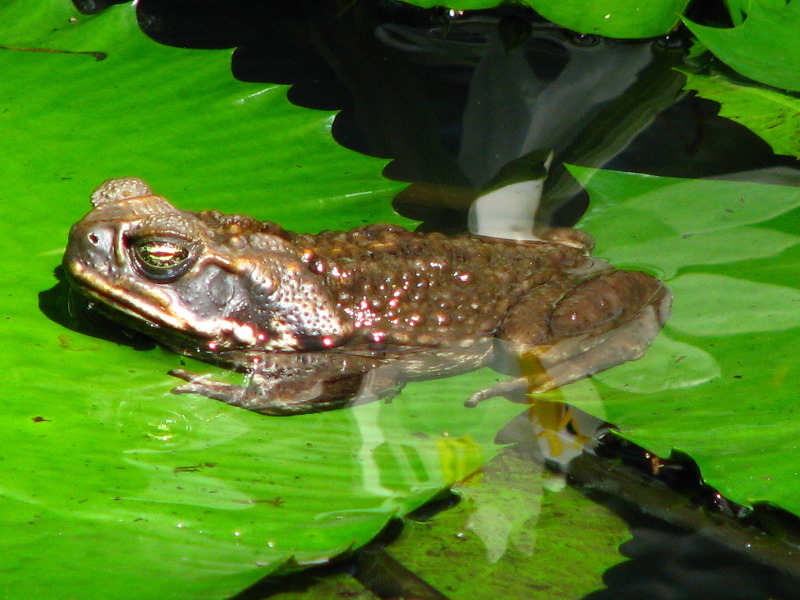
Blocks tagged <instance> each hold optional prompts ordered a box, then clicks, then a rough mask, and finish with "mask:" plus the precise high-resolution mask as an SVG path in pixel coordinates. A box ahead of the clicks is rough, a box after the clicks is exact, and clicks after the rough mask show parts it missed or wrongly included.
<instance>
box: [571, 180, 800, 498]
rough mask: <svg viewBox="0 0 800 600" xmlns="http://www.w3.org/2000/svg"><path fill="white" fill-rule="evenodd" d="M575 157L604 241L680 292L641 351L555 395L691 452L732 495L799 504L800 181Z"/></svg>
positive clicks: (618, 259)
mask: <svg viewBox="0 0 800 600" xmlns="http://www.w3.org/2000/svg"><path fill="white" fill-rule="evenodd" d="M571 170H572V172H573V174H574V175H575V176H576V177H577V178H578V179H579V180H580V181H581V182H582V183H583V184H584V185H585V186H586V188H587V189H588V190H589V193H590V195H591V205H592V210H590V211H589V213H587V215H586V216H585V218H584V219H583V221H582V222H581V226H582V227H585V228H586V229H587V230H589V231H591V232H592V233H593V234H595V235H596V236H597V238H598V248H597V254H598V255H599V256H603V257H605V258H607V259H609V260H610V261H611V262H613V263H614V264H616V265H618V266H628V267H636V268H641V269H645V270H649V271H651V272H654V273H658V274H662V276H665V279H666V281H667V284H668V285H669V286H670V288H671V289H672V291H673V293H674V296H675V298H674V306H673V315H672V317H671V318H670V320H669V321H668V322H667V325H666V327H665V330H664V332H663V333H662V335H661V337H660V338H659V339H658V340H656V343H655V344H654V345H653V347H652V348H651V351H649V352H648V353H647V354H646V355H645V357H644V358H642V359H641V360H639V361H636V362H631V363H626V364H624V365H621V366H619V367H617V368H615V369H612V370H611V371H607V372H605V373H601V374H599V375H597V376H595V377H593V378H592V381H584V382H579V383H576V384H574V385H571V386H567V387H566V388H564V389H562V390H560V391H559V393H558V394H557V396H558V398H559V399H564V400H566V401H568V402H570V403H571V404H575V405H577V406H579V407H581V408H584V409H585V410H586V411H587V412H590V413H592V414H595V415H597V416H600V417H601V418H605V419H607V420H609V421H610V422H612V423H614V424H615V425H617V426H619V427H620V428H621V431H622V433H623V434H624V435H625V436H626V437H628V438H630V439H631V440H632V441H634V442H635V443H637V444H640V445H641V446H643V447H645V448H647V449H648V450H651V451H653V452H655V453H656V454H658V455H660V456H668V455H669V453H670V451H671V450H672V449H673V448H674V449H679V450H682V451H684V452H686V453H687V454H689V455H690V456H692V457H693V458H694V459H696V460H697V462H698V464H699V466H700V468H701V471H702V473H703V476H704V477H705V479H706V481H707V482H708V483H709V484H710V485H712V486H713V487H716V488H718V489H719V490H720V491H721V492H722V493H723V494H724V495H725V496H726V497H728V498H729V499H731V500H733V501H735V502H738V503H741V504H752V503H754V502H758V501H769V502H771V503H773V504H776V505H778V506H780V507H782V508H784V509H786V510H789V511H792V512H794V513H796V514H800V501H799V500H798V498H799V497H800V495H798V484H797V478H796V477H795V473H796V471H797V455H796V453H795V450H796V448H797V445H798V442H797V440H798V439H800V437H798V436H800V421H798V420H797V419H795V418H793V411H794V404H795V403H796V395H797V394H796V392H797V389H798V385H800V371H798V369H797V368H796V366H795V362H796V361H795V358H794V353H793V351H792V350H790V349H792V348H796V347H797V346H798V343H800V290H798V279H797V272H798V268H800V245H798V242H799V241H800V236H797V235H796V234H795V233H794V232H796V231H797V228H798V222H799V220H800V210H798V209H800V189H798V188H796V187H788V186H778V185H764V184H755V183H743V182H732V181H701V180H687V179H672V178H658V177H650V176H646V175H634V174H630V173H617V172H610V171H596V170H592V169H584V168H572V169H571ZM620 236H621V237H620ZM704 247H707V248H708V252H707V253H706V254H704V253H703V252H701V251H699V249H700V248H704ZM598 406H601V407H602V408H601V410H598Z"/></svg>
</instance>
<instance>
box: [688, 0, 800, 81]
mask: <svg viewBox="0 0 800 600" xmlns="http://www.w3.org/2000/svg"><path fill="white" fill-rule="evenodd" d="M742 8H743V7H742V6H740V3H738V2H737V3H734V5H733V6H732V7H731V12H732V14H733V19H734V23H739V22H741V19H740V15H741V13H742ZM745 12H746V18H745V19H744V21H743V22H741V24H739V25H738V26H737V27H732V28H727V29H723V28H718V27H708V26H706V25H700V24H698V23H694V22H692V21H690V20H688V19H684V22H685V23H686V25H687V27H689V29H690V30H691V31H692V33H693V34H695V35H696V36H697V37H698V39H700V41H702V42H703V44H705V45H706V46H707V47H708V49H709V50H711V51H712V52H713V53H714V54H715V55H716V56H717V58H719V59H720V60H721V61H722V62H724V63H726V64H728V65H729V66H731V67H732V68H734V69H736V70H737V71H738V72H739V73H741V74H742V75H745V76H747V77H749V78H751V79H755V80H756V81H760V82H762V83H766V84H769V85H772V86H775V87H777V88H781V89H786V90H793V91H797V90H800V48H798V44H797V32H798V31H800V6H799V5H798V3H797V2H785V1H784V0H751V1H750V2H748V3H747V8H746V9H745Z"/></svg>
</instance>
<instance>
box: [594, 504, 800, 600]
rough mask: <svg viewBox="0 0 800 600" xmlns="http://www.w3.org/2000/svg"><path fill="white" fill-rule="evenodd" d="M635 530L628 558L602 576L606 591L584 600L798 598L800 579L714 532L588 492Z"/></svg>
mask: <svg viewBox="0 0 800 600" xmlns="http://www.w3.org/2000/svg"><path fill="white" fill-rule="evenodd" d="M589 497H590V498H591V499H592V500H594V501H596V502H600V503H601V504H604V505H605V506H606V507H608V508H609V509H610V510H612V511H613V512H614V513H615V514H617V515H618V516H619V517H620V518H622V519H623V520H624V521H625V522H626V523H627V524H628V527H629V528H630V532H631V535H632V539H631V540H629V541H627V542H625V543H624V544H622V546H621V547H620V553H621V554H622V555H624V556H625V557H627V558H628V559H629V560H628V561H626V562H623V563H621V564H619V565H616V566H614V567H612V568H611V569H609V570H607V571H606V572H605V574H604V575H603V582H604V583H605V585H606V589H603V590H598V591H596V592H592V593H591V594H588V595H587V596H584V600H628V599H630V600H634V599H635V600H641V599H642V598H647V599H648V600H710V599H713V600H770V599H772V600H797V599H798V598H800V578H797V577H794V576H791V575H789V574H787V573H785V572H783V571H781V570H778V569H775V568H773V567H770V566H767V565H764V564H763V563H761V562H759V561H758V558H757V557H755V556H752V557H751V556H748V549H747V548H741V549H740V551H736V550H734V549H732V548H730V547H728V546H726V545H724V544H721V543H720V542H719V541H718V540H717V539H715V534H714V533H713V532H707V531H704V530H702V529H701V530H699V531H694V530H687V529H684V528H681V527H678V526H675V525H670V524H668V523H666V522H664V521H662V520H660V519H658V518H656V517H653V516H649V515H647V514H646V513H645V512H643V511H642V510H641V509H640V508H638V507H637V506H635V505H634V504H631V503H627V502H624V501H622V500H620V499H618V498H614V497H611V496H607V495H604V494H595V493H592V494H589Z"/></svg>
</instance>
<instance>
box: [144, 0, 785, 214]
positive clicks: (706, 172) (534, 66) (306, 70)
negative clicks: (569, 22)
mask: <svg viewBox="0 0 800 600" xmlns="http://www.w3.org/2000/svg"><path fill="white" fill-rule="evenodd" d="M137 10H138V15H139V21H140V24H141V26H142V28H143V29H144V31H145V32H146V33H147V34H148V35H150V36H151V37H153V39H155V40H156V41H158V42H160V43H164V44H168V45H173V46H180V47H192V48H231V47H234V48H236V50H235V51H234V54H233V59H232V66H231V68H232V73H233V75H234V76H235V77H237V78H238V79H241V80H243V81H257V82H271V83H281V84H286V85H290V86H291V89H290V91H289V99H290V100H291V101H292V102H293V103H295V104H298V105H300V106H304V107H308V108H314V109H324V110H338V111H340V112H339V114H338V115H337V117H336V119H335V122H334V125H333V134H334V137H335V138H336V140H337V141H338V142H339V143H341V144H342V145H344V146H345V147H348V148H351V149H353V150H356V151H358V152H361V153H364V154H369V155H372V156H378V157H383V158H389V159H392V162H391V163H390V164H389V165H388V167H387V168H386V171H385V174H386V176H388V177H390V178H393V179H398V180H401V181H409V182H416V183H422V184H425V185H424V186H422V187H420V188H418V189H415V190H414V194H415V195H416V196H417V197H416V198H415V199H414V201H413V203H412V206H411V207H410V208H409V206H407V205H404V204H398V203H396V206H395V208H396V209H397V210H398V211H399V212H401V213H402V214H405V215H407V216H411V217H413V218H417V219H422V220H426V221H428V222H429V223H428V224H427V225H426V228H428V229H436V228H440V227H441V228H448V229H453V227H454V226H456V227H463V222H464V217H463V212H464V210H465V208H464V203H466V204H468V203H469V200H468V199H469V198H470V197H471V195H474V194H475V191H476V190H479V189H480V188H482V186H484V185H486V184H487V182H489V181H491V180H492V178H493V177H494V176H495V175H496V174H497V173H498V172H499V170H500V169H501V168H503V167H504V166H505V165H508V164H509V163H512V162H514V161H515V160H518V159H520V158H521V157H523V156H525V155H527V154H529V153H531V152H533V151H535V150H537V149H551V150H553V151H554V154H555V157H554V162H553V165H554V167H553V169H552V172H551V175H550V177H549V178H548V183H547V186H546V190H545V200H544V207H543V210H542V217H543V220H544V221H545V222H552V223H554V224H558V225H570V224H573V223H574V222H575V221H576V220H577V219H578V218H579V217H580V215H581V214H582V212H583V210H584V209H585V206H586V198H585V196H584V195H582V193H581V192H580V190H579V188H578V186H577V184H576V183H575V182H574V181H573V180H572V179H571V178H570V177H569V176H568V175H567V174H566V173H565V172H564V170H563V168H562V167H560V164H561V163H563V162H567V163H575V164H580V165H584V166H598V167H599V166H604V167H607V168H613V169H619V170H626V171H634V172H643V173H649V174H653V175H666V176H678V177H726V176H731V175H734V176H735V175H736V174H740V173H744V172H751V171H754V170H765V169H767V170H774V169H775V168H776V167H785V166H791V167H796V166H797V161H795V160H794V159H791V158H788V157H776V156H775V155H773V154H772V152H771V150H770V148H769V146H768V145H767V144H766V143H765V142H763V141H762V140H761V139H760V138H758V137H757V136H755V135H754V134H753V133H751V132H750V131H748V130H747V129H746V128H744V127H742V126H739V125H737V124H735V123H733V122H732V121H730V120H727V119H722V118H720V117H718V116H716V112H717V109H718V107H717V105H716V104H715V103H713V102H708V101H705V100H702V99H698V98H696V97H694V96H693V95H691V94H688V95H687V93H685V92H684V91H683V90H682V86H683V79H684V78H683V75H681V74H679V73H678V72H676V71H675V70H673V67H675V66H686V65H684V62H683V61H684V54H685V49H686V42H685V41H684V39H683V37H682V34H681V33H680V32H679V33H677V34H674V35H672V36H670V37H668V38H662V39H656V40H639V41H626V40H609V39H603V38H599V37H597V36H580V35H576V34H574V33H572V32H569V31H567V30H564V29H562V28H559V27H556V26H554V25H552V24H549V23H547V22H545V21H543V20H542V19H541V18H539V17H538V16H537V15H536V14H535V13H533V12H532V11H530V10H527V9H525V8H522V7H519V6H508V7H502V8H498V9H496V10H493V11H474V12H466V13H461V12H455V11H453V12H448V11H446V10H431V11H424V10H421V9H418V8H415V7H411V6H407V5H402V4H400V3H395V2H379V1H373V2H353V3H336V2H330V1H329V0H299V1H296V2H292V3H285V2H275V1H261V2H254V1H251V0H235V1H224V2H223V1H222V0H202V1H194V0H193V1H188V0H157V1H156V0H142V1H141V2H140V3H139V4H138V8H137ZM687 68H693V66H692V65H689V66H688V67H687ZM741 148H747V152H742V151H741ZM265 152H267V150H266V149H265ZM454 197H455V198H456V199H454ZM463 198H467V200H464V199H463Z"/></svg>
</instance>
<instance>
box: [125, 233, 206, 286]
mask: <svg viewBox="0 0 800 600" xmlns="http://www.w3.org/2000/svg"><path fill="white" fill-rule="evenodd" d="M131 249H132V251H133V257H134V259H135V263H136V267H137V269H138V270H139V272H140V273H141V274H142V275H144V276H145V277H147V278H149V279H152V280H153V281H155V282H158V283H169V282H171V281H175V280H176V279H178V278H179V277H181V276H182V275H183V274H184V273H186V271H188V270H189V269H190V268H191V266H192V265H193V264H194V258H193V257H192V252H191V249H190V248H189V247H188V246H187V244H186V243H185V242H183V241H182V240H181V241H179V240H168V239H163V238H161V239H159V238H142V239H139V240H132V243H131Z"/></svg>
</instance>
